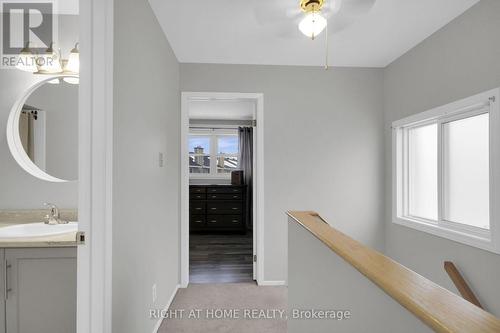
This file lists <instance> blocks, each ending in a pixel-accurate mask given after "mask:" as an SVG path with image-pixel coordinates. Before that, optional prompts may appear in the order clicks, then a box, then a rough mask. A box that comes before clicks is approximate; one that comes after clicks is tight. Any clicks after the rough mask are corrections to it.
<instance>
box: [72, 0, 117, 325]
mask: <svg viewBox="0 0 500 333" xmlns="http://www.w3.org/2000/svg"><path fill="white" fill-rule="evenodd" d="M79 16H80V45H81V51H80V61H81V63H82V66H81V71H80V87H79V118H78V121H79V140H78V141H79V144H78V150H79V183H78V221H79V229H80V231H84V232H85V236H86V242H85V245H81V246H79V247H78V286H77V289H78V290H77V333H111V315H112V312H111V311H112V308H111V305H112V304H111V296H112V294H111V283H112V280H111V273H112V262H111V261H112V257H111V250H112V233H111V227H112V180H113V178H112V171H113V169H112V162H113V0H81V1H80V15H79Z"/></svg>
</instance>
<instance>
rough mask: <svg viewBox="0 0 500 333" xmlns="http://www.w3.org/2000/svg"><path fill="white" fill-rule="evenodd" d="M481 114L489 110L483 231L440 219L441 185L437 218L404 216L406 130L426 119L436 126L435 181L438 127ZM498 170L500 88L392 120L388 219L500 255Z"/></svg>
mask: <svg viewBox="0 0 500 333" xmlns="http://www.w3.org/2000/svg"><path fill="white" fill-rule="evenodd" d="M484 113H489V121H490V229H489V230H486V229H481V228H476V227H472V226H467V225H462V224H458V223H453V222H449V221H446V220H444V219H443V216H442V205H443V193H441V188H442V184H439V186H438V192H439V193H438V196H439V198H438V206H439V207H438V214H439V217H438V221H428V220H425V219H422V218H417V217H411V216H408V212H407V211H405V210H406V206H407V205H405V200H406V198H404V194H405V190H404V184H405V182H406V181H407V180H406V175H405V169H406V168H405V167H404V165H405V156H404V151H405V149H403V146H404V144H405V142H404V141H405V140H404V137H405V132H406V130H407V129H408V128H413V127H415V126H422V125H424V124H428V123H429V122H433V123H436V124H437V125H438V149H439V152H438V155H439V156H438V158H439V161H438V173H439V174H438V182H442V179H443V177H442V163H443V162H442V160H441V159H442V156H441V150H442V147H441V145H442V139H441V135H440V134H441V133H440V128H441V127H442V126H443V124H445V123H447V122H450V121H453V120H457V119H463V118H467V117H471V116H476V115H479V114H484ZM402 153H403V154H402ZM499 171H500V88H498V89H493V90H490V91H487V92H484V93H481V94H477V95H474V96H472V97H469V98H465V99H462V100H460V101H457V102H453V103H450V104H447V105H443V106H440V107H438V108H435V109H432V110H429V111H426V112H422V113H419V114H416V115H412V116H410V117H407V118H404V119H401V120H398V121H395V122H393V134H392V222H393V223H395V224H399V225H403V226H406V227H410V228H413V229H416V230H419V231H423V232H427V233H430V234H433V235H436V236H439V237H443V238H447V239H450V240H453V241H456V242H460V243H463V244H466V245H470V246H474V247H477V248H480V249H483V250H487V251H491V252H494V253H499V254H500V222H499V218H500V208H499V207H498V205H497V204H496V203H497V202H498V196H499V194H500V172H499Z"/></svg>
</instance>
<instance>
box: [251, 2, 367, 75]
mask: <svg viewBox="0 0 500 333" xmlns="http://www.w3.org/2000/svg"><path fill="white" fill-rule="evenodd" d="M295 1H297V0H295ZM375 1H376V0H299V3H298V4H297V2H295V3H294V1H292V0H269V1H262V3H259V5H258V6H257V7H256V10H255V17H256V19H257V21H258V22H259V23H260V24H262V25H270V26H271V28H272V29H273V30H276V34H277V35H278V36H280V37H296V34H297V31H300V32H302V33H303V34H304V35H306V36H307V37H309V38H311V39H312V40H314V39H315V38H316V37H317V36H319V35H320V34H321V33H322V32H323V31H324V30H326V31H325V43H326V46H325V69H328V33H336V32H338V31H340V30H342V29H344V28H346V27H347V26H349V25H350V24H352V23H353V22H354V21H355V19H356V18H358V17H359V16H361V15H363V14H365V13H367V12H368V11H369V10H370V9H371V8H372V6H373V4H374V3H375ZM290 21H292V22H294V23H295V24H296V25H297V26H298V30H297V29H293V28H291V24H290Z"/></svg>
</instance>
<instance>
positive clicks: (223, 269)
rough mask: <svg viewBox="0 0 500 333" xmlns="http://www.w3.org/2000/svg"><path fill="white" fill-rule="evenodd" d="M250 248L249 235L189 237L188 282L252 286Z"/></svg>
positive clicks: (192, 235) (251, 243)
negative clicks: (247, 283) (249, 283)
mask: <svg viewBox="0 0 500 333" xmlns="http://www.w3.org/2000/svg"><path fill="white" fill-rule="evenodd" d="M252 246H253V240H252V234H251V233H248V234H246V235H231V234H224V235H198V234H191V235H189V276H190V278H189V282H190V283H240V282H252V281H253V262H252V253H253V251H252Z"/></svg>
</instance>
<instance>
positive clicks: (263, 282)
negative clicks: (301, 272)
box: [257, 280, 286, 286]
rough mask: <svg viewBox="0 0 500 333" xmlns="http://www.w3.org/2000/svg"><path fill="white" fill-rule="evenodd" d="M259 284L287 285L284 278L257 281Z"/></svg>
mask: <svg viewBox="0 0 500 333" xmlns="http://www.w3.org/2000/svg"><path fill="white" fill-rule="evenodd" d="M257 284H258V285H259V286H286V281H283V280H275V281H273V280H264V281H260V282H258V283H257Z"/></svg>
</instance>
